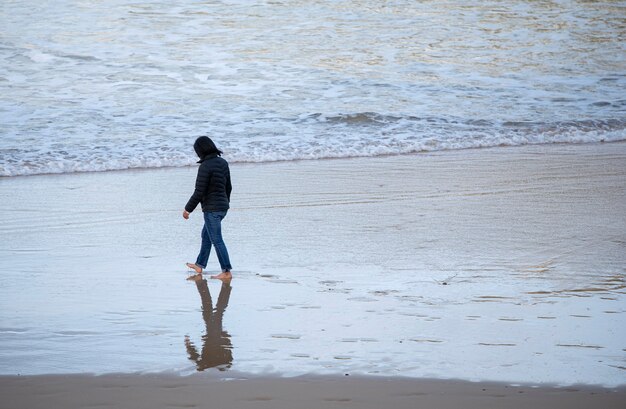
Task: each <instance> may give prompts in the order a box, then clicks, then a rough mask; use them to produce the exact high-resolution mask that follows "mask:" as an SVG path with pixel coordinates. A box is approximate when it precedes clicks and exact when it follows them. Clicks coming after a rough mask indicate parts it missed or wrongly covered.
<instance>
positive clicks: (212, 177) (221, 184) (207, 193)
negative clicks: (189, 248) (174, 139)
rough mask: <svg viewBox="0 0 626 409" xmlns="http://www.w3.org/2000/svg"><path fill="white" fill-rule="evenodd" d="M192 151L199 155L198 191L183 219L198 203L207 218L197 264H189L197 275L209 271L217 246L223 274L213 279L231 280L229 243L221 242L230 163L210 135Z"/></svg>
mask: <svg viewBox="0 0 626 409" xmlns="http://www.w3.org/2000/svg"><path fill="white" fill-rule="evenodd" d="M193 149H194V150H195V151H196V154H198V157H199V158H200V160H199V161H198V163H199V164H200V167H199V168H198V176H197V178H196V188H195V190H194V192H193V194H192V195H191V197H190V198H189V201H188V202H187V205H186V206H185V210H184V211H183V217H184V218H185V219H189V214H190V213H191V212H193V211H194V209H195V208H196V206H198V203H201V205H202V213H203V215H204V227H203V228H202V245H201V246H200V253H199V254H198V258H197V259H196V262H195V263H193V264H192V263H187V267H189V268H191V269H192V270H194V271H195V272H196V273H198V274H202V270H204V269H205V268H206V265H207V261H208V260H209V254H210V253H211V246H213V247H215V252H216V253H217V259H218V260H219V262H220V266H221V268H222V272H221V273H220V274H218V275H216V276H211V278H217V279H220V280H230V279H231V278H232V273H231V269H232V267H231V265H230V259H229V257H228V250H227V249H226V244H224V240H223V239H222V219H224V217H226V213H227V212H228V209H229V207H230V205H229V204H230V192H231V190H232V185H231V183H230V169H229V168H228V162H226V160H224V159H222V158H221V157H220V156H221V155H222V151H221V150H219V149H217V147H216V146H215V143H213V141H212V140H211V138H209V137H208V136H201V137H199V138H198V139H196V142H195V143H194V144H193Z"/></svg>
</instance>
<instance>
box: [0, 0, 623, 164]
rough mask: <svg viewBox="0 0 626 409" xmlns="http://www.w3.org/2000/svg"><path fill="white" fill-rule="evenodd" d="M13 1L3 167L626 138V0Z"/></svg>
mask: <svg viewBox="0 0 626 409" xmlns="http://www.w3.org/2000/svg"><path fill="white" fill-rule="evenodd" d="M475 3H476V4H468V2H466V1H446V2H441V1H422V2H414V1H393V2H383V3H381V2H376V1H357V0H353V1H342V2H331V1H300V0H298V1H289V2H281V1H256V2H250V1H238V0H233V1H210V2H197V1H179V2H176V3H175V4H172V3H171V2H161V1H155V2H150V3H145V2H136V1H127V0H107V1H101V2H97V3H94V2H91V1H55V2H48V3H42V2H40V1H23V0H20V1H3V2H2V3H1V4H0V24H1V25H2V27H3V32H2V33H1V34H0V93H1V94H2V95H3V98H2V99H1V100H0V176H14V175H24V174H38V173H66V172H76V171H89V170H92V171H93V170H110V169H125V168H144V167H149V168H150V167H162V166H180V165H187V164H191V163H193V161H194V157H193V152H192V150H191V141H192V140H193V139H194V138H195V137H196V136H198V135H200V134H204V133H207V134H210V135H212V136H214V137H215V138H216V139H217V140H218V142H219V146H220V147H222V148H223V149H224V150H225V152H226V153H227V155H228V158H229V159H230V160H231V161H239V162H246V161H272V160H292V159H309V158H329V157H349V156H374V155H382V154H401V153H409V152H417V151H436V150H443V149H458V148H472V147H473V148H475V147H489V146H499V145H523V144H538V143H554V142H569V143H580V142H598V141H615V140H624V139H626V120H625V109H626V99H625V98H624V95H626V76H624V72H626V62H625V56H626V50H625V49H624V44H626V43H625V42H624V38H625V36H626V24H625V19H624V16H625V15H626V8H625V6H624V4H623V2H619V1H599V2H598V1H594V2H589V1H582V0H579V1H570V0H562V1H557V2H554V1H516V0H507V1H481V2H475Z"/></svg>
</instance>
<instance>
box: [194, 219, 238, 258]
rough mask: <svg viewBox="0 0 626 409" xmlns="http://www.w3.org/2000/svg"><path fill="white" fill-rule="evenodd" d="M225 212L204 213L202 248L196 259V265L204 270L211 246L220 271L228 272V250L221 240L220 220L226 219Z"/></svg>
mask: <svg viewBox="0 0 626 409" xmlns="http://www.w3.org/2000/svg"><path fill="white" fill-rule="evenodd" d="M226 212H227V211H223V212H204V213H203V214H204V227H203V228H202V246H201V247H200V254H198V258H197V259H196V265H198V266H200V267H202V268H203V269H204V268H206V265H207V262H208V261H209V254H211V245H213V247H215V252H216V253H217V259H218V260H219V262H220V266H221V267H222V271H230V270H231V269H232V267H231V265H230V259H229V258H228V250H226V244H224V240H223V239H222V219H223V218H224V217H226Z"/></svg>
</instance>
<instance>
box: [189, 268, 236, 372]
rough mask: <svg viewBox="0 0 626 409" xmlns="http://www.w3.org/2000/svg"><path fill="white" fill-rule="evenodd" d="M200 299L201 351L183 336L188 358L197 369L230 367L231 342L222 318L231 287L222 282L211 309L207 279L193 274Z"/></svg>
mask: <svg viewBox="0 0 626 409" xmlns="http://www.w3.org/2000/svg"><path fill="white" fill-rule="evenodd" d="M193 279H194V281H195V282H196V286H197V287H198V292H199V293H200V299H201V300H202V318H204V323H205V325H206V333H205V335H204V336H203V337H202V352H201V353H200V354H199V353H198V350H197V349H196V346H195V345H194V344H193V342H191V340H190V339H189V336H185V346H186V347H187V353H188V354H189V359H190V360H192V361H194V362H195V363H196V368H197V369H198V371H204V370H205V369H207V368H215V367H218V369H219V370H220V371H223V370H225V369H227V368H230V366H231V364H232V362H233V351H232V344H231V342H230V335H229V334H228V332H226V331H223V330H222V318H223V316H224V311H225V310H226V307H227V306H228V300H229V298H230V292H231V290H232V287H231V286H230V284H229V283H228V282H222V288H221V289H220V295H219V297H218V298H217V305H216V306H215V310H213V301H212V300H211V293H210V292H209V286H208V285H207V281H206V280H205V279H203V278H202V276H201V275H196V276H193Z"/></svg>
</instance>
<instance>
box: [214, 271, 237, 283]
mask: <svg viewBox="0 0 626 409" xmlns="http://www.w3.org/2000/svg"><path fill="white" fill-rule="evenodd" d="M211 278H213V279H215V280H222V281H230V280H232V279H233V275H232V273H231V272H230V271H223V272H221V273H220V274H218V275H216V276H211Z"/></svg>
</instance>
